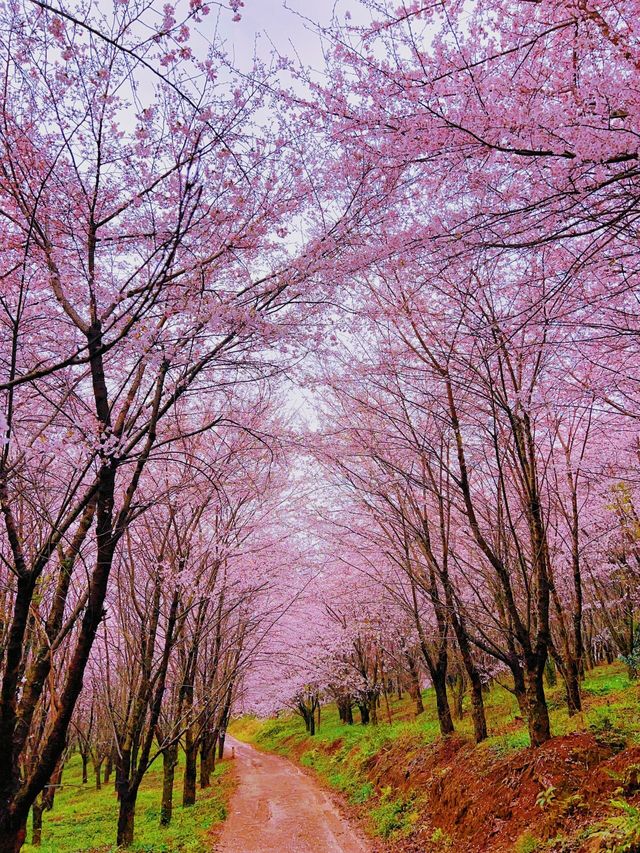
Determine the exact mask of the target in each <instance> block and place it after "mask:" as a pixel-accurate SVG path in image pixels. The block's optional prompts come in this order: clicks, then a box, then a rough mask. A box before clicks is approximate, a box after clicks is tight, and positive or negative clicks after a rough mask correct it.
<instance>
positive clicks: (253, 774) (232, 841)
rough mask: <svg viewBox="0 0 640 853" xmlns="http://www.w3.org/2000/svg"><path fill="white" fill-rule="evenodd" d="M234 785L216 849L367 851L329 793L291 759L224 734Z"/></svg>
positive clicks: (242, 852) (248, 852) (240, 852)
mask: <svg viewBox="0 0 640 853" xmlns="http://www.w3.org/2000/svg"><path fill="white" fill-rule="evenodd" d="M227 746H228V747H229V746H233V747H234V749H235V768H234V769H235V773H236V774H237V777H238V780H239V782H238V788H237V790H236V792H235V793H234V795H233V798H232V801H231V808H230V814H229V818H228V819H227V821H226V822H225V825H224V829H223V831H222V835H221V837H220V841H219V845H218V847H217V848H216V849H217V850H219V851H220V853H267V851H272V853H276V852H277V853H367V851H368V849H369V846H368V844H367V843H366V841H365V840H364V839H363V838H360V837H358V835H357V834H356V833H355V831H354V830H353V829H352V827H351V826H350V825H349V823H348V822H347V821H346V820H345V818H344V817H342V815H341V814H340V811H339V810H338V808H337V807H336V805H335V803H334V802H333V799H332V798H331V797H330V796H329V795H328V793H327V792H326V791H324V790H323V788H322V787H321V786H319V785H318V784H317V782H316V781H315V780H313V779H312V778H310V776H309V775H307V774H305V773H303V772H302V771H301V770H299V769H298V768H297V767H296V766H295V765H294V764H292V763H291V762H290V761H286V760H285V759H283V758H280V757H278V756H276V755H268V754H265V753H262V752H258V751H256V750H255V749H253V748H252V747H250V746H248V745H247V744H243V743H240V742H239V741H234V740H232V739H228V742H227Z"/></svg>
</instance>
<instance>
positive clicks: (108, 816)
mask: <svg viewBox="0 0 640 853" xmlns="http://www.w3.org/2000/svg"><path fill="white" fill-rule="evenodd" d="M181 759H182V757H181ZM182 761H183V759H182V760H181V763H180V765H179V767H178V768H177V773H176V784H175V789H174V809H173V819H172V822H171V825H170V826H168V827H160V826H159V825H158V821H159V818H160V798H161V792H162V760H161V759H158V760H157V761H156V762H155V763H154V764H153V765H152V766H151V769H150V770H149V772H148V773H147V775H146V776H145V778H144V780H143V782H142V786H141V788H140V793H139V795H138V804H137V809H136V820H135V843H134V845H133V847H132V848H131V849H132V850H134V851H149V853H178V851H180V853H202V851H204V850H208V849H211V847H212V846H213V841H212V839H211V837H210V836H211V834H212V833H214V832H215V829H216V827H217V826H219V825H220V824H221V822H222V821H223V820H224V819H225V817H226V803H227V800H228V797H229V794H230V790H231V788H232V775H231V773H230V772H229V769H230V768H229V764H228V763H227V762H226V761H223V762H220V763H219V764H218V765H217V767H216V770H215V773H214V774H213V776H212V779H211V788H209V789H207V790H205V791H198V801H197V803H196V804H195V806H191V807H190V808H186V809H183V808H182V806H181V805H180V802H181V795H182V775H183V763H182ZM81 779H82V763H81V760H80V756H78V755H76V756H74V757H73V758H72V759H71V760H70V762H69V763H68V765H67V766H66V767H65V770H64V774H63V780H62V781H63V787H62V789H61V790H60V791H58V792H57V793H56V797H55V803H54V807H53V810H52V811H51V812H45V814H44V819H43V831H42V846H41V847H39V848H38V847H32V846H31V845H30V844H26V845H25V847H24V848H23V849H24V850H25V851H27V853H35V851H37V850H40V851H41V853H80V851H101V853H107V851H112V850H115V849H116V846H115V836H116V823H117V819H118V802H117V799H116V795H115V792H114V789H113V784H112V782H111V781H110V782H109V784H108V785H106V786H105V785H103V787H102V790H100V791H96V790H95V785H94V784H92V782H93V780H92V778H91V775H90V776H89V783H88V784H87V785H82V784H81ZM29 823H30V822H29ZM30 839H31V826H30V825H29V830H28V834H27V840H29V841H30Z"/></svg>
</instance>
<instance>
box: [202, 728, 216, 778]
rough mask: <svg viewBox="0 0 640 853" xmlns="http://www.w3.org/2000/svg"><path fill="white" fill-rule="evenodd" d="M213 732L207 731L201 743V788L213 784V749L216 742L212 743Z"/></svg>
mask: <svg viewBox="0 0 640 853" xmlns="http://www.w3.org/2000/svg"><path fill="white" fill-rule="evenodd" d="M211 738H212V735H211V732H210V731H205V732H204V733H203V735H202V741H201V743H200V788H208V787H210V785H211V749H212V746H213V748H214V749H215V743H214V744H213V745H212V743H211Z"/></svg>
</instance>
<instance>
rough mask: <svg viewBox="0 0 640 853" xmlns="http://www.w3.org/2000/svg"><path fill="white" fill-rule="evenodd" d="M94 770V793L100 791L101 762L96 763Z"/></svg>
mask: <svg viewBox="0 0 640 853" xmlns="http://www.w3.org/2000/svg"><path fill="white" fill-rule="evenodd" d="M94 769H95V773H96V791H100V790H102V761H98V763H97V764H96V765H95V767H94Z"/></svg>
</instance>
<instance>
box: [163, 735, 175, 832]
mask: <svg viewBox="0 0 640 853" xmlns="http://www.w3.org/2000/svg"><path fill="white" fill-rule="evenodd" d="M177 763H178V744H177V743H176V744H173V745H172V746H168V747H167V748H166V749H165V751H164V752H163V753H162V804H161V806H160V826H169V824H170V823H171V815H172V814H173V783H174V780H175V777H176V764H177Z"/></svg>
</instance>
